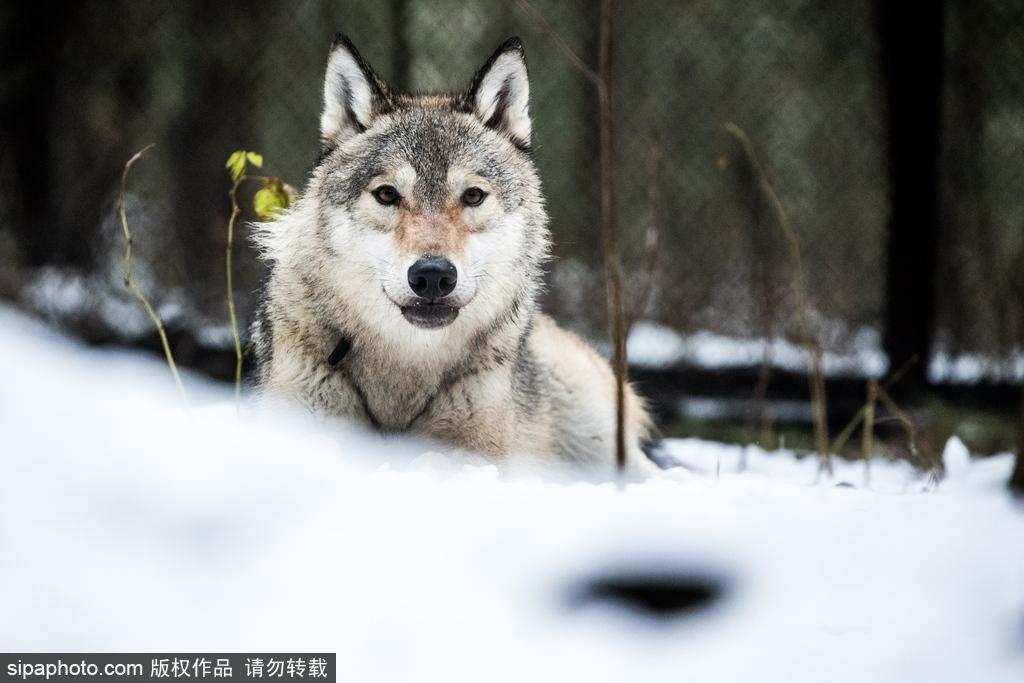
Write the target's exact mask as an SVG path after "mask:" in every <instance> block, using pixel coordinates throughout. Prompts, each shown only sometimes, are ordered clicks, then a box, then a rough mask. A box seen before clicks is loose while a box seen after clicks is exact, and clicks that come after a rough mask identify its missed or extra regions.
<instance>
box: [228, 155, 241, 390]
mask: <svg viewBox="0 0 1024 683" xmlns="http://www.w3.org/2000/svg"><path fill="white" fill-rule="evenodd" d="M245 179H246V176H244V175H243V176H239V177H238V179H236V180H235V181H234V183H232V185H231V190H230V191H229V192H228V196H229V197H230V198H231V217H230V218H228V243H227V247H226V248H225V250H224V270H225V273H226V280H227V301H228V316H229V317H230V319H231V336H232V338H233V340H234V342H235V405H236V406H237V405H238V403H239V401H240V400H241V396H242V340H241V337H240V336H239V334H238V317H237V316H236V315H235V286H234V279H233V268H232V262H231V254H232V250H233V246H234V238H235V220H236V219H237V218H238V215H239V214H240V213H241V212H242V210H241V208H240V207H239V206H238V186H239V185H241V184H242V181H244V180H245Z"/></svg>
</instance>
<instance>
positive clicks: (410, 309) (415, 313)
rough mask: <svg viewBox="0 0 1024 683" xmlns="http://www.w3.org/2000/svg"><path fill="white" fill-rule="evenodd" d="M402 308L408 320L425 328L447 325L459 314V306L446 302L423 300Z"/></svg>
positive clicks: (430, 328)
mask: <svg viewBox="0 0 1024 683" xmlns="http://www.w3.org/2000/svg"><path fill="white" fill-rule="evenodd" d="M400 308H401V309H402V315H403V316H405V319H406V320H408V321H409V322H411V323H412V324H413V325H415V326H416V327H419V328H421V329H424V330H434V329H438V328H441V327H447V326H448V325H451V324H452V322H453V321H454V320H455V318H457V317H458V316H459V309H458V308H456V307H455V306H449V305H448V304H445V303H430V302H423V303H416V304H414V305H412V306H401V307H400Z"/></svg>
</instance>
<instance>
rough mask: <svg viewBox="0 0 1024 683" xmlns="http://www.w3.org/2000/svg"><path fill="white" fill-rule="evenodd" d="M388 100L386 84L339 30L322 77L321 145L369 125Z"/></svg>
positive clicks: (384, 107)
mask: <svg viewBox="0 0 1024 683" xmlns="http://www.w3.org/2000/svg"><path fill="white" fill-rule="evenodd" d="M387 100H388V88H387V85H385V83H384V81H382V80H381V79H380V78H379V77H378V76H377V74H376V73H374V71H373V69H372V68H370V65H369V64H367V63H366V61H365V60H364V59H363V58H362V56H361V55H360V54H359V51H358V50H356V46H355V45H353V44H352V41H351V40H349V38H348V36H344V35H341V34H340V33H339V34H338V36H337V37H336V38H335V39H334V45H332V46H331V54H330V57H328V59H327V76H326V78H325V79H324V113H323V114H322V115H321V116H320V139H321V140H322V141H323V143H324V146H325V147H329V146H333V145H336V144H337V143H338V142H341V141H342V140H345V139H346V138H348V137H351V136H353V135H355V134H357V133H362V132H363V131H364V130H366V129H367V128H369V127H370V123H371V122H372V121H373V118H374V117H375V116H377V115H379V114H381V113H383V112H384V110H385V109H386V103H387Z"/></svg>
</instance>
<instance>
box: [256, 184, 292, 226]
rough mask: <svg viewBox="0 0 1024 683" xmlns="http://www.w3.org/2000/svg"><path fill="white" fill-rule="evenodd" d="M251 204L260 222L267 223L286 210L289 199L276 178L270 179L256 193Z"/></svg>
mask: <svg viewBox="0 0 1024 683" xmlns="http://www.w3.org/2000/svg"><path fill="white" fill-rule="evenodd" d="M252 203H253V209H255V210H256V215H257V216H259V217H260V220H264V221H268V220H270V219H272V218H274V216H276V215H277V214H279V213H281V212H282V211H284V210H285V209H287V208H288V204H289V203H290V199H289V197H288V193H287V192H285V189H284V185H283V184H282V183H281V181H280V180H278V179H277V178H270V179H269V180H267V182H265V183H263V187H261V188H260V189H259V190H258V191H257V192H256V195H255V196H254V197H253V200H252Z"/></svg>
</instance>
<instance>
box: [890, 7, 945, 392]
mask: <svg viewBox="0 0 1024 683" xmlns="http://www.w3.org/2000/svg"><path fill="white" fill-rule="evenodd" d="M943 10H944V8H943V4H942V3H925V4H923V5H921V6H919V7H916V8H915V11H914V12H913V13H911V12H907V11H906V8H905V7H903V6H902V5H900V4H899V3H891V2H886V1H885V0H879V2H878V5H877V17H878V20H879V29H880V34H881V42H882V69H883V74H884V78H885V96H886V103H887V108H888V112H887V119H888V141H889V161H890V166H889V178H890V206H891V213H890V217H889V249H888V254H889V262H888V282H887V293H886V311H885V335H884V346H885V351H886V353H887V354H888V355H889V362H890V369H891V370H892V371H896V370H899V369H900V368H902V367H903V366H905V365H906V364H907V363H910V362H914V365H913V367H912V368H911V369H910V371H909V372H908V373H907V375H906V378H905V379H904V380H903V381H902V382H901V383H900V384H899V385H898V390H899V392H900V393H902V394H904V395H905V394H907V393H910V392H915V393H916V392H919V391H920V390H921V389H923V388H924V387H925V386H926V383H927V374H926V369H927V364H928V354H929V352H930V350H931V345H932V334H933V328H934V322H935V316H934V309H935V280H936V258H937V253H938V249H937V247H938V244H937V242H938V235H939V202H940V173H939V159H940V140H941V138H940V134H941V87H942V64H943ZM914 359H916V361H914Z"/></svg>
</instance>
